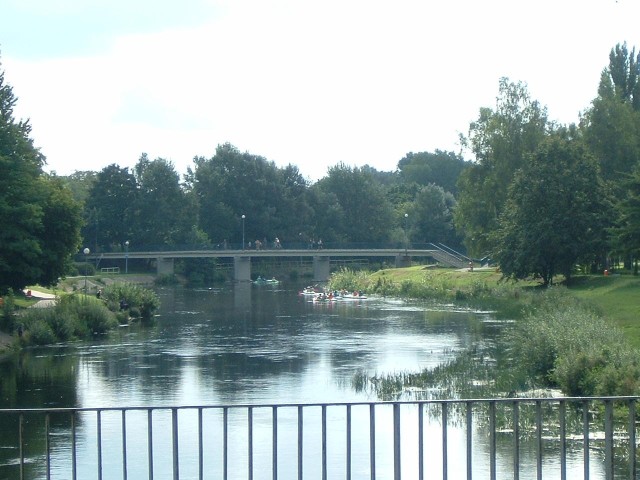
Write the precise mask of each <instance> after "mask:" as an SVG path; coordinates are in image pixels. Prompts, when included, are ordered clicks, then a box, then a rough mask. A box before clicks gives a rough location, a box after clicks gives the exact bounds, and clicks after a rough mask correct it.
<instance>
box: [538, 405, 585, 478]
mask: <svg viewBox="0 0 640 480" xmlns="http://www.w3.org/2000/svg"><path fill="white" fill-rule="evenodd" d="M585 478H589V477H585ZM536 479H537V480H542V402H541V401H540V400H536Z"/></svg>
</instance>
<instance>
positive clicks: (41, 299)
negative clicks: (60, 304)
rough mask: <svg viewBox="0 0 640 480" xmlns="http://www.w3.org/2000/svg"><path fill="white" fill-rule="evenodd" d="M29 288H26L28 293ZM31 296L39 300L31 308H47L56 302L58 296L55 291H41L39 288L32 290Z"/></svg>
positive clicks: (25, 291)
mask: <svg viewBox="0 0 640 480" xmlns="http://www.w3.org/2000/svg"><path fill="white" fill-rule="evenodd" d="M27 291H28V289H25V290H24V294H25V295H26V294H27ZM31 298H35V299H37V300H38V301H37V302H36V303H35V304H33V305H32V306H31V307H30V308H47V307H52V306H53V305H55V303H56V296H55V295H54V294H53V293H45V292H39V291H37V290H33V289H32V290H31Z"/></svg>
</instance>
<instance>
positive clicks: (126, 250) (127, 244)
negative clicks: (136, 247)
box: [124, 240, 129, 274]
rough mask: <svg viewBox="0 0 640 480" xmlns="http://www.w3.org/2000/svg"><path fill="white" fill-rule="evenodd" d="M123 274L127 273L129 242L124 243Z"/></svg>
mask: <svg viewBox="0 0 640 480" xmlns="http://www.w3.org/2000/svg"><path fill="white" fill-rule="evenodd" d="M124 273H125V274H126V273H129V240H127V241H126V242H124Z"/></svg>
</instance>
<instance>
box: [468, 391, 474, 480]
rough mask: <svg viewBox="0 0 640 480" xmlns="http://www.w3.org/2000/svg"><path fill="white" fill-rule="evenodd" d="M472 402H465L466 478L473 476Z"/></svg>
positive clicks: (469, 479)
mask: <svg viewBox="0 0 640 480" xmlns="http://www.w3.org/2000/svg"><path fill="white" fill-rule="evenodd" d="M472 456H473V402H467V480H471V479H472V478H473V463H472Z"/></svg>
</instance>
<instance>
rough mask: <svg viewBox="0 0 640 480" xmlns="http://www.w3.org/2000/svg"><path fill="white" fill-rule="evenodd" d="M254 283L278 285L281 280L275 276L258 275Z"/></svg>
mask: <svg viewBox="0 0 640 480" xmlns="http://www.w3.org/2000/svg"><path fill="white" fill-rule="evenodd" d="M253 283H254V285H278V284H279V283H280V280H277V279H276V278H275V277H274V278H262V277H258V278H256V279H255V280H254V281H253Z"/></svg>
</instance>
